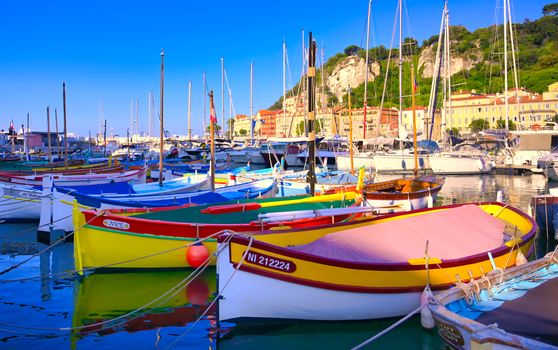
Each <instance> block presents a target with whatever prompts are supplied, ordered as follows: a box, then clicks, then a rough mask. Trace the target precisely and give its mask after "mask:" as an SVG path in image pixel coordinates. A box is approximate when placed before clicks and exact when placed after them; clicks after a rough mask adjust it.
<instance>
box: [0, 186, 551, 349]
mask: <svg viewBox="0 0 558 350" xmlns="http://www.w3.org/2000/svg"><path fill="white" fill-rule="evenodd" d="M387 179H389V176H382V177H381V179H380V180H387ZM548 185H549V184H547V182H546V179H545V178H544V176H541V175H532V176H507V175H494V176H491V175H486V176H448V177H446V182H445V185H444V187H443V189H442V191H441V192H440V195H439V196H438V201H437V203H436V204H437V205H446V204H452V203H462V202H477V201H493V200H496V193H497V192H498V191H502V195H503V201H504V202H506V203H510V204H511V205H513V206H516V207H518V208H520V209H522V210H527V207H528V204H529V201H530V199H531V197H532V196H534V195H537V194H544V193H547V191H548ZM550 185H551V186H552V185H553V184H552V183H551V184H550ZM556 186H558V184H556ZM36 228H37V227H36V224H35V225H33V224H18V225H14V224H6V223H2V224H0V271H3V270H5V269H6V268H9V267H10V266H13V265H15V264H18V263H21V262H23V261H25V260H27V259H29V261H28V262H26V263H24V264H23V265H21V267H19V268H17V269H14V270H13V271H10V272H9V273H6V274H4V275H1V276H0V315H2V316H0V322H2V323H3V324H7V325H24V326H26V327H30V328H27V329H23V328H17V327H9V326H6V325H3V326H1V327H0V342H2V344H3V345H4V346H6V348H10V349H24V348H71V347H74V348H76V347H77V348H79V349H89V348H98V347H99V346H101V347H102V348H103V349H105V348H114V349H120V348H128V347H134V348H136V349H139V348H149V349H153V348H156V347H157V346H159V347H160V348H166V347H168V346H169V345H171V344H174V342H176V344H175V345H173V346H172V347H175V348H183V347H188V348H205V349H207V348H208V347H209V348H212V347H214V346H217V347H219V348H221V349H256V348H257V349H266V350H269V349H279V348H280V349H285V348H291V349H338V348H350V347H352V346H355V345H358V344H360V343H361V342H362V341H364V340H366V339H368V338H369V337H371V336H373V335H374V334H376V333H378V332H380V331H382V330H384V329H385V328H387V327H388V326H389V325H391V324H392V323H393V322H395V320H380V321H366V322H294V323H289V324H283V325H266V326H265V327H234V328H232V329H231V331H230V332H229V333H228V335H227V336H225V337H224V338H223V339H220V340H219V342H218V344H215V342H214V340H212V339H211V337H210V333H211V331H210V329H211V328H212V327H213V326H214V323H213V321H210V319H208V318H204V319H203V320H202V321H201V322H200V323H199V324H197V325H196V327H194V328H191V326H192V325H193V322H194V321H195V320H197V319H198V317H199V316H200V315H201V314H202V313H203V312H204V311H205V310H206V308H207V306H208V304H209V303H210V302H211V301H213V300H214V294H213V293H214V291H215V279H216V277H215V269H209V270H207V271H205V273H203V274H202V275H201V276H200V277H199V278H198V279H196V280H194V281H193V282H192V283H191V284H189V285H188V286H187V287H184V286H182V287H180V288H178V292H177V293H175V294H174V295H173V296H172V297H170V298H163V299H161V300H157V301H156V303H154V304H152V305H148V304H149V303H150V302H152V301H154V300H156V299H157V298H159V297H160V296H161V295H163V294H164V293H165V292H167V291H168V290H170V289H172V287H174V286H175V285H177V284H180V282H181V281H182V280H183V279H184V278H185V277H186V276H187V275H188V274H189V273H190V271H165V272H160V271H159V272H147V271H142V272H126V273H110V274H109V273H104V274H98V273H95V274H92V275H90V276H87V277H85V278H84V279H82V280H79V281H78V280H77V279H76V278H75V277H74V274H72V270H73V268H74V267H73V256H72V254H73V244H71V243H63V244H60V245H59V246H57V247H55V248H54V249H53V250H48V251H46V252H45V253H43V254H41V255H40V256H37V257H33V255H34V254H38V253H39V252H41V251H43V250H44V249H45V248H46V247H47V246H46V245H44V244H42V243H38V242H37V236H36V235H37V233H36ZM29 277H42V278H40V279H33V280H28V278H29ZM19 279H26V280H19ZM7 280H10V281H14V280H17V282H9V283H7V282H6V281H7ZM252 292H253V293H254V295H255V297H262V298H265V291H258V290H255V291H252ZM134 310H136V311H137V312H135V313H133V314H132V315H130V316H129V317H128V316H127V315H128V314H130V313H132V312H133V311H134ZM214 313H215V310H214V309H211V310H209V314H214ZM124 316H126V317H124ZM118 317H120V318H119V319H118V320H114V319H115V318H118ZM110 320H113V321H110ZM92 325H93V326H92ZM60 327H66V328H72V327H74V330H73V331H72V332H68V331H66V332H62V331H54V330H39V328H52V329H57V328H60ZM45 335H48V337H47V336H45ZM442 347H443V345H442V342H441V340H440V339H439V338H438V336H437V335H436V334H435V332H428V331H424V330H422V328H421V326H420V322H419V320H418V318H413V319H412V320H410V321H408V322H405V323H404V324H403V325H402V326H401V327H399V328H397V329H396V330H394V331H393V332H391V333H388V334H387V335H386V336H385V337H382V338H380V339H379V340H378V342H376V343H374V344H373V345H372V346H371V347H370V348H372V349H374V348H378V349H384V348H412V349H425V350H426V349H440V348H442Z"/></svg>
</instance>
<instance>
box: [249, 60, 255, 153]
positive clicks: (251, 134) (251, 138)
mask: <svg viewBox="0 0 558 350" xmlns="http://www.w3.org/2000/svg"><path fill="white" fill-rule="evenodd" d="M253 88H254V62H250V144H252V145H253V144H254V120H253V119H254V95H253V93H254V90H253Z"/></svg>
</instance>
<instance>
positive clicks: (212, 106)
mask: <svg viewBox="0 0 558 350" xmlns="http://www.w3.org/2000/svg"><path fill="white" fill-rule="evenodd" d="M209 103H210V105H209V120H210V121H211V122H212V123H213V124H217V113H215V103H213V95H211V98H210V99H209Z"/></svg>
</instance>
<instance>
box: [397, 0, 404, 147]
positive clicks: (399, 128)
mask: <svg viewBox="0 0 558 350" xmlns="http://www.w3.org/2000/svg"><path fill="white" fill-rule="evenodd" d="M402 13H403V0H399V114H398V121H397V128H398V131H399V139H402V136H403V130H401V126H402V124H403V44H402V42H403V32H402V30H403V16H402ZM400 142H401V141H400Z"/></svg>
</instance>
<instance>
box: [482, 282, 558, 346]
mask: <svg viewBox="0 0 558 350" xmlns="http://www.w3.org/2000/svg"><path fill="white" fill-rule="evenodd" d="M557 295H558V278H554V279H552V280H549V281H546V282H545V283H543V284H541V285H540V286H538V287H536V288H534V289H531V290H529V291H528V292H527V293H526V294H525V295H523V296H522V297H520V298H518V299H514V300H510V301H506V302H504V303H503V304H502V305H501V306H500V307H499V308H497V309H494V310H491V311H488V312H483V313H482V315H480V316H479V317H478V318H477V319H476V321H477V322H480V323H482V324H485V325H490V324H493V323H497V324H498V327H499V328H501V329H504V330H505V331H507V332H510V333H514V334H518V335H522V336H525V337H529V338H532V339H535V340H539V341H542V342H544V343H549V344H552V345H558V303H557V302H556V296H557Z"/></svg>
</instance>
